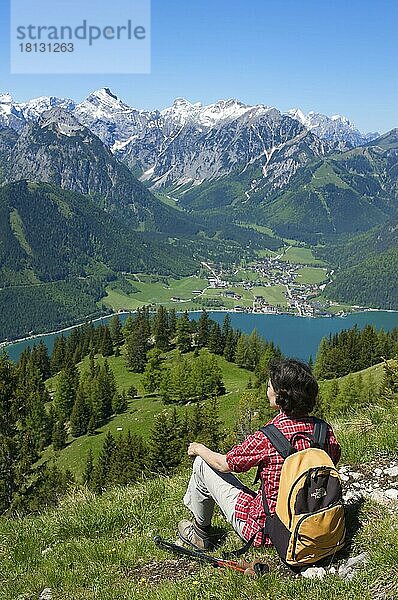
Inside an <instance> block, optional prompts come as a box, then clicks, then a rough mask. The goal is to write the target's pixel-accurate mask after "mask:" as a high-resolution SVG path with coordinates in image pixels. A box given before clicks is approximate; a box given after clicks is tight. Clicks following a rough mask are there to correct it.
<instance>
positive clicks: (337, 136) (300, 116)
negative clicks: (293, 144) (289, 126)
mask: <svg viewBox="0 0 398 600" xmlns="http://www.w3.org/2000/svg"><path fill="white" fill-rule="evenodd" d="M286 114H287V115H289V117H291V118H292V119H295V120H296V121H299V123H301V124H302V125H304V127H306V128H307V129H309V130H310V131H312V133H314V134H315V135H316V136H318V137H320V138H322V139H325V140H328V141H330V142H348V143H349V144H351V145H352V146H361V145H362V144H366V143H367V142H369V141H371V140H373V139H375V138H377V137H379V134H378V133H366V134H363V133H361V132H360V131H359V129H357V128H356V127H355V125H353V124H352V123H351V121H350V120H349V119H348V118H347V117H345V116H343V115H332V116H331V117H328V116H327V115H322V114H320V113H316V112H314V111H310V112H309V113H308V114H306V115H305V114H304V113H303V111H302V110H300V109H299V108H292V109H290V110H288V111H287V113H286Z"/></svg>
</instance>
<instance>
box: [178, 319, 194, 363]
mask: <svg viewBox="0 0 398 600" xmlns="http://www.w3.org/2000/svg"><path fill="white" fill-rule="evenodd" d="M176 331H177V336H176V345H177V348H178V350H179V351H180V352H181V354H185V353H186V352H189V351H190V350H191V348H192V341H191V324H190V321H189V317H188V313H187V312H186V311H185V312H184V313H183V314H182V315H181V317H179V318H178V319H177V326H176Z"/></svg>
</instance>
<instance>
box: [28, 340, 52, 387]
mask: <svg viewBox="0 0 398 600" xmlns="http://www.w3.org/2000/svg"><path fill="white" fill-rule="evenodd" d="M31 361H32V363H33V364H34V365H35V366H36V367H37V368H38V369H39V372H40V375H41V378H42V380H43V381H45V380H46V379H48V378H49V377H51V365H50V358H49V356H48V350H47V346H46V345H45V344H44V342H42V341H41V342H39V344H38V345H37V346H33V350H32V354H31Z"/></svg>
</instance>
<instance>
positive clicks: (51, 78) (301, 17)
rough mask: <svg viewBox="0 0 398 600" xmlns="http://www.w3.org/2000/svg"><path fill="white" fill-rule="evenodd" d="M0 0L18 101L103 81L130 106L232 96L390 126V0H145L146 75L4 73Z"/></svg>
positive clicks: (1, 76) (74, 94)
mask: <svg viewBox="0 0 398 600" xmlns="http://www.w3.org/2000/svg"><path fill="white" fill-rule="evenodd" d="M58 1H60V0H53V2H58ZM103 1H105V0H96V2H94V1H93V5H94V6H95V4H96V3H100V2H103ZM32 2H34V4H35V5H36V6H38V4H39V0H36V1H35V0H32ZM107 4H111V0H107ZM7 5H8V0H5V1H4V0H3V2H1V6H2V7H1V9H0V11H1V14H0V17H1V19H0V22H1V25H0V52H1V54H0V56H1V62H0V84H1V85H0V89H1V90H2V91H9V92H10V93H11V94H12V95H13V96H14V98H15V99H16V100H18V101H24V100H28V99H29V98H32V97H35V96H40V95H57V96H67V97H70V98H73V99H76V100H82V99H83V98H84V97H86V96H87V95H88V94H89V93H90V91H92V90H94V89H97V88H99V87H110V88H111V89H112V90H113V91H114V92H115V93H116V94H117V95H118V96H119V97H120V98H122V99H123V100H125V101H126V102H127V103H129V104H130V105H132V106H134V107H136V108H148V109H151V108H164V107H165V106H168V105H170V104H171V103H172V101H173V100H174V98H176V97H179V96H182V97H185V98H187V99H188V100H190V101H192V102H197V101H201V102H203V103H210V102H214V101H216V100H218V99H220V98H231V97H234V98H238V99H240V100H242V101H244V102H247V103H249V104H256V103H263V104H267V105H272V106H276V107H277V108H279V109H280V110H287V109H289V108H292V107H299V108H301V109H302V110H303V111H305V112H307V111H309V110H315V111H318V112H322V113H324V114H328V115H331V114H336V113H339V114H344V115H346V116H348V117H349V118H350V119H351V120H352V121H353V122H354V123H355V124H356V125H357V126H358V127H359V128H360V129H361V130H362V131H379V132H385V131H387V130H389V129H392V128H393V127H398V68H397V64H398V36H397V32H396V30H397V23H398V1H397V0H349V1H347V0H316V1H315V0H301V1H300V0H184V1H181V0H152V32H151V39H152V68H151V73H150V74H146V75H142V74H141V75H107V74H104V75H101V74H100V75H11V74H10V68H9V32H8V29H9V26H8V20H9V15H8V8H7ZM72 6H73V3H71V9H73V8H72Z"/></svg>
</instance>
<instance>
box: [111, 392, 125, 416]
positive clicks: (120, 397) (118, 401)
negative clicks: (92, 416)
mask: <svg viewBox="0 0 398 600" xmlns="http://www.w3.org/2000/svg"><path fill="white" fill-rule="evenodd" d="M127 407H128V404H127V396H126V392H125V391H124V390H123V391H122V392H121V393H120V394H119V393H118V392H115V394H114V395H113V398H112V411H113V413H114V414H120V413H123V412H126V410H127Z"/></svg>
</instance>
